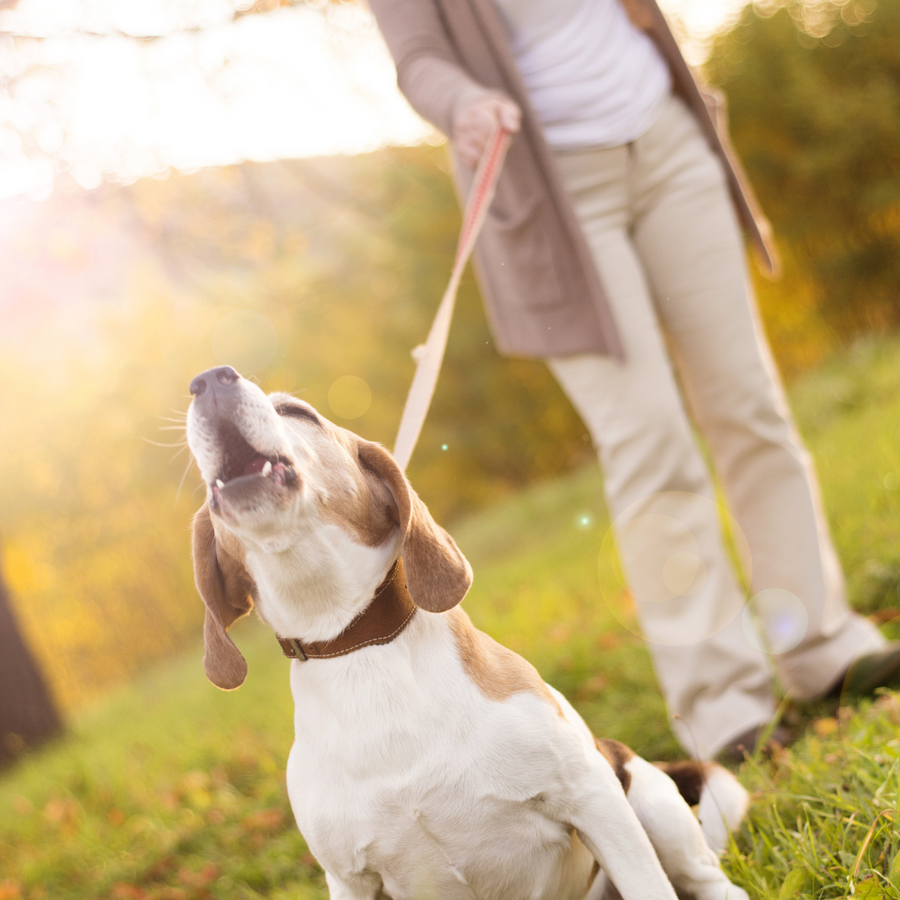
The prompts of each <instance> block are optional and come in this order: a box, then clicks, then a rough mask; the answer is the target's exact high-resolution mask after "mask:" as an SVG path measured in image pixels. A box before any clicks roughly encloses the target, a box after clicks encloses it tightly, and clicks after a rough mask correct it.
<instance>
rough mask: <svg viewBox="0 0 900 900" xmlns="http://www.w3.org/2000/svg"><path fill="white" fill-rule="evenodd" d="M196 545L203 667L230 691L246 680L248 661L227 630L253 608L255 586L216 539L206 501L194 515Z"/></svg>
mask: <svg viewBox="0 0 900 900" xmlns="http://www.w3.org/2000/svg"><path fill="white" fill-rule="evenodd" d="M193 548H194V580H195V581H196V583H197V590H198V591H200V596H201V597H202V598H203V602H204V603H205V604H206V618H205V619H204V622H203V644H204V647H205V650H206V652H205V653H204V654H203V669H204V671H205V672H206V677H207V678H208V679H209V680H210V681H211V682H212V683H213V684H214V685H215V686H216V687H220V688H222V690H225V691H231V690H234V689H235V688H238V687H240V686H241V685H242V684H243V683H244V679H245V678H246V677H247V662H246V660H245V659H244V657H243V656H242V655H241V651H240V650H238V648H237V647H236V646H235V645H234V641H232V640H231V638H230V637H229V636H228V633H227V630H228V629H229V628H230V627H231V625H232V623H233V622H235V621H236V620H237V619H239V618H240V617H241V616H244V615H246V614H247V613H248V612H250V610H251V609H252V608H253V600H252V599H251V597H252V595H253V594H255V592H256V586H255V585H254V583H253V579H252V578H251V577H250V574H249V572H247V570H246V569H245V568H244V564H243V563H242V562H241V561H240V560H239V559H237V558H236V557H235V556H233V555H231V554H229V553H228V552H227V551H226V550H225V549H224V548H223V547H222V546H221V544H220V542H219V541H218V540H216V532H215V530H214V528H213V523H212V518H211V516H210V512H209V507H208V506H207V505H206V504H204V505H203V506H202V507H201V509H200V511H199V512H198V513H197V515H196V516H194V534H193Z"/></svg>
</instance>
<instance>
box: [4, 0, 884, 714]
mask: <svg viewBox="0 0 900 900" xmlns="http://www.w3.org/2000/svg"><path fill="white" fill-rule="evenodd" d="M898 31H900V0H880V2H879V4H878V5H877V6H875V5H873V3H872V0H847V2H843V3H837V2H834V0H815V2H807V3H802V4H801V3H799V2H795V0H766V3H765V4H762V3H760V4H757V5H756V6H753V7H751V8H748V10H747V11H745V14H744V15H743V17H742V19H741V20H740V22H739V23H738V24H737V25H736V26H735V28H734V29H733V30H732V31H731V32H729V33H728V34H726V35H724V36H722V37H721V38H720V39H719V41H718V42H717V44H716V45H715V48H714V55H713V57H712V59H711V61H710V63H709V75H710V76H711V78H712V79H713V80H714V81H716V82H717V83H719V84H721V85H722V86H723V87H724V88H725V89H726V90H727V92H728V94H729V96H730V106H731V111H732V113H731V114H732V122H733V135H734V139H735V143H736V145H737V147H738V149H739V151H740V153H741V155H742V157H743V159H744V161H745V163H746V166H747V168H748V170H749V173H750V175H751V178H752V180H753V182H754V184H755V186H756V187H757V190H758V193H759V195H760V199H761V201H762V204H763V206H764V208H765V209H766V211H767V213H768V214H769V215H770V217H771V219H772V221H773V224H774V226H775V231H776V235H777V236H778V239H779V243H780V247H781V249H782V252H783V254H784V257H785V262H786V266H785V268H786V276H785V278H784V280H783V281H782V282H780V283H777V284H769V283H765V282H761V283H760V284H759V285H758V287H759V290H760V294H761V307H762V312H763V317H764V319H765V322H766V326H767V328H768V330H769V332H770V335H771V337H772V339H773V345H774V349H775V353H776V356H777V357H778V359H779V362H780V363H781V364H782V366H783V367H785V368H786V369H787V370H788V371H789V372H795V371H798V370H801V369H803V368H808V367H809V366H810V365H812V364H813V363H816V362H818V361H819V360H820V359H822V358H823V357H825V356H826V355H827V354H828V353H829V352H830V351H832V350H833V349H835V348H837V347H838V346H840V345H841V344H842V342H844V341H845V340H846V339H847V338H848V337H850V336H852V335H854V334H856V333H857V332H860V331H866V330H883V329H887V328H891V327H894V326H895V325H897V324H898V320H900V303H898V297H897V289H896V285H897V284H898V283H900V281H898V277H897V276H898V275H900V272H897V267H898V266H900V262H898V260H900V254H898V252H897V250H898V248H897V238H898V228H900V174H898V173H900V165H898V163H900V149H898V148H900V107H898V104H900V99H898V98H900V91H898V90H897V87H898V84H897V83H898V67H900V41H898V40H897V36H898ZM459 223H460V216H459V210H458V205H457V201H456V198H455V197H454V195H453V192H452V188H451V186H450V181H449V178H448V172H447V162H446V155H445V152H444V150H443V148H439V147H429V146H421V147H415V148H406V149H390V150H383V151H379V152H378V153H373V154H369V155H365V156H358V157H352V158H349V157H336V158H329V159H312V160H300V161H285V162H279V163H267V164H254V163H246V164H244V165H242V166H233V167H229V168H221V169H214V170H213V169H210V170H204V171H200V172H197V173H193V174H183V175H174V176H171V177H169V178H166V179H159V180H157V179H144V180H142V181H139V182H136V183H134V184H132V185H130V186H127V187H122V186H112V185H107V186H104V187H102V188H100V189H98V190H96V191H93V192H91V193H88V194H75V193H65V192H62V191H60V192H57V193H56V194H54V195H53V196H52V197H51V198H50V199H49V200H47V201H45V202H43V203H30V202H6V203H2V204H0V268H2V271H3V279H4V283H3V291H2V293H0V410H2V415H0V448H2V453H0V533H3V534H4V535H5V536H6V547H5V553H4V564H5V565H6V567H7V569H8V578H9V582H10V586H11V589H12V593H13V598H14V602H15V603H16V607H17V613H18V616H19V619H20V621H21V622H22V624H23V627H24V629H25V631H26V633H27V635H28V636H29V638H30V640H31V642H32V644H33V646H34V647H35V649H36V650H37V652H38V655H39V657H40V658H41V660H42V661H43V663H44V665H45V666H46V668H47V671H48V675H49V677H50V680H51V682H52V683H53V685H54V686H55V688H56V690H57V692H58V693H59V695H60V699H61V701H62V703H63V705H64V706H72V705H76V704H80V703H83V702H84V701H85V700H86V699H89V698H90V697H92V696H95V695H96V694H98V693H99V692H100V691H102V690H103V689H105V688H106V687H107V686H109V685H110V684H113V683H116V682H119V681H121V680H123V679H124V678H126V677H127V676H129V675H130V674H131V673H133V672H134V671H136V670H137V669H138V668H139V667H140V666H142V665H143V664H144V663H145V662H146V660H148V659H150V658H154V657H160V656H164V655H167V654H169V653H171V651H172V650H173V649H174V648H176V647H178V646H180V645H181V644H183V643H184V641H185V640H186V639H187V638H188V636H191V635H194V634H196V632H197V630H198V625H199V621H200V618H201V612H202V608H201V604H200V601H199V599H198V598H197V596H196V592H195V590H194V587H193V583H192V576H191V571H190V560H189V552H188V547H189V544H188V525H189V519H190V515H191V514H192V512H193V511H194V510H195V509H196V508H197V507H198V506H199V505H200V503H201V502H202V486H201V485H199V483H198V480H197V478H196V476H195V475H194V474H191V473H188V474H187V476H186V478H185V480H184V486H183V487H182V488H181V489H179V484H180V482H181V481H182V476H183V475H184V474H185V472H184V467H185V466H186V465H187V462H188V460H187V454H186V453H185V452H184V451H183V449H182V448H181V447H180V446H179V442H181V441H182V439H183V434H182V433H181V431H180V428H181V422H182V417H183V414H184V411H185V409H186V408H187V404H188V400H189V398H188V396H187V385H188V383H189V381H190V379H191V377H192V376H193V375H194V374H196V373H197V372H199V371H201V370H203V369H205V368H208V367H210V366H213V365H217V364H220V363H231V364H233V365H235V366H236V367H237V368H238V369H239V370H241V371H242V372H244V374H246V375H249V376H252V377H254V378H255V379H256V380H257V381H258V382H259V383H260V384H261V385H262V386H263V387H264V388H265V389H266V390H273V389H285V390H290V391H294V392H297V393H299V394H301V395H302V396H304V397H305V398H306V399H308V400H309V401H310V402H312V403H313V405H315V406H316V407H317V408H319V409H320V410H321V411H322V412H323V413H325V414H326V415H328V416H330V417H331V418H333V419H334V420H335V421H337V422H338V423H339V424H341V425H345V426H347V427H350V428H353V429H354V430H355V431H358V432H359V433H360V434H362V435H363V436H364V437H366V438H369V439H372V440H377V441H380V442H382V443H385V444H386V445H387V446H389V447H390V446H391V444H392V442H393V438H394V435H395V433H396V428H397V425H398V423H399V419H400V413H401V410H402V407H403V402H404V400H405V397H406V392H407V390H408V388H409V384H410V381H411V379H412V375H413V362H412V359H411V355H410V351H411V349H412V348H413V347H415V346H416V345H418V344H419V343H421V342H422V341H423V340H424V338H425V336H426V334H427V331H428V327H429V325H430V321H431V317H432V315H433V312H434V310H435V309H436V306H437V303H438V301H439V299H440V297H441V295H442V293H443V290H444V287H445V285H446V281H447V278H448V276H449V272H450V268H451V264H452V259H453V253H454V249H455V244H456V236H457V230H458V228H459ZM348 390H349V391H350V393H349V394H348V393H347V391H348ZM354 392H355V393H354ZM332 404H333V406H332ZM342 414H343V415H344V416H350V415H352V416H355V417H354V418H344V417H342ZM165 417H168V420H167V419H166V418H165ZM161 427H163V428H173V429H175V430H170V431H161V430H160V428H161ZM149 442H160V443H167V442H168V443H171V444H172V445H173V446H172V448H171V449H165V448H160V447H157V446H155V445H154V444H153V443H149ZM179 450H181V455H180V456H177V458H175V459H174V460H173V461H171V462H170V459H171V458H172V457H173V456H175V454H176V453H177V452H178V451H179ZM850 452H852V451H850ZM592 455H593V454H592V451H591V448H590V443H589V441H588V438H587V435H586V433H585V431H584V428H583V427H582V425H581V424H580V422H579V421H578V419H577V417H576V416H575V414H574V412H573V411H572V409H571V408H570V406H569V405H568V403H567V402H566V400H565V399H564V397H563V395H562V393H561V392H560V390H559V389H558V387H557V386H556V385H555V383H554V382H553V380H552V379H551V377H550V376H549V375H548V374H547V372H546V370H545V368H544V366H543V364H541V363H539V362H535V361H528V360H502V359H501V358H500V357H499V356H498V354H497V353H496V351H495V348H494V347H493V343H492V341H491V338H490V335H489V332H488V330H487V326H486V323H485V320H484V315H483V312H482V310H481V303H480V300H479V298H478V294H477V289H476V287H475V284H474V280H473V278H472V277H471V273H469V274H468V275H467V276H466V278H465V279H464V282H463V286H462V290H461V294H460V298H459V304H458V311H457V315H456V318H455V321H454V325H453V331H452V333H451V337H450V345H449V348H448V354H447V360H446V363H445V368H444V370H443V372H442V375H441V380H440V383H439V385H438V390H437V395H436V397H435V401H434V405H433V407H432V410H431V413H430V416H429V419H428V421H427V422H426V425H425V428H424V431H423V433H422V437H421V440H420V443H419V446H418V449H417V451H416V454H415V455H414V457H413V460H412V464H411V466H410V477H411V479H412V482H413V484H414V485H415V486H416V489H417V490H418V491H419V493H420V494H421V495H422V497H423V498H424V499H425V501H426V502H427V503H428V504H429V505H430V507H431V509H432V510H433V511H434V512H435V514H436V516H437V518H438V519H439V520H442V521H444V522H446V521H448V520H449V519H452V518H456V517H459V516H461V515H462V514H464V513H468V512H470V511H472V510H475V509H477V508H480V507H484V506H486V505H488V504H491V503H493V502H495V501H496V500H498V499H499V498H501V497H503V496H505V495H507V494H510V493H512V492H514V491H517V490H518V489H520V488H521V487H522V486H523V485H525V484H528V483H529V482H533V481H539V480H544V479H547V478H550V477H552V476H554V475H556V474H558V473H561V472H564V471H568V470H570V469H572V468H573V467H575V466H577V465H579V464H580V463H583V462H588V461H589V460H591V458H592ZM842 464H843V463H842V461H841V462H839V463H838V466H840V465H842ZM892 465H893V464H892ZM898 471H900V470H898ZM889 474H890V473H889ZM883 477H885V478H887V477H888V476H887V475H884V476H883ZM891 477H894V476H893V475H892V476H891ZM877 487H878V489H879V490H883V486H877ZM848 489H850V490H852V489H854V488H853V486H852V485H850V486H849V487H848ZM854 521H855V520H854ZM854 527H855V526H854ZM859 527H860V529H862V528H863V525H862V523H859ZM860 533H862V531H860ZM854 546H855V545H854ZM854 553H857V551H854ZM868 559H869V557H868V556H866V555H865V548H861V549H858V553H857V556H856V557H854V558H853V559H852V565H851V570H852V571H853V572H855V571H856V569H855V567H856V566H857V565H858V566H860V567H863V566H865V565H868V562H867V561H868ZM888 562H889V563H890V567H889V569H885V570H884V571H882V569H878V570H877V571H876V568H877V566H876V567H875V568H873V566H872V565H870V566H869V568H868V569H865V570H863V569H862V568H860V570H859V571H860V574H859V576H858V578H859V580H860V584H861V585H862V584H864V585H868V587H866V588H865V590H866V591H868V592H869V593H870V594H871V595H872V598H871V602H870V603H869V605H872V606H877V605H879V604H880V602H881V601H880V598H881V597H882V595H885V596H886V595H887V594H889V593H890V592H892V591H895V585H896V583H897V582H898V578H897V577H896V573H895V570H894V568H893V567H894V564H895V561H894V560H893V559H891V560H889V561H888ZM873 565H874V564H873ZM884 565H887V563H884ZM853 577H856V576H855V575H852V576H851V580H852V579H853ZM861 592H862V593H865V591H862V589H861Z"/></svg>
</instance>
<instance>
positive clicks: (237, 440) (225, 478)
mask: <svg viewBox="0 0 900 900" xmlns="http://www.w3.org/2000/svg"><path fill="white" fill-rule="evenodd" d="M218 437H219V446H220V448H221V450H222V465H221V468H220V470H219V472H218V474H217V476H216V478H215V479H214V480H213V483H212V484H211V485H210V489H211V491H212V500H211V505H212V508H213V509H216V507H217V506H218V504H219V499H220V497H222V496H224V495H225V492H227V494H228V495H229V496H233V498H234V499H235V500H238V499H239V497H238V495H244V494H245V493H247V492H248V491H253V490H254V489H255V488H256V487H258V486H262V485H263V484H264V483H269V484H271V485H272V486H274V487H276V488H290V487H294V486H295V485H296V484H297V482H298V480H299V479H298V477H297V472H296V471H295V469H294V466H293V464H292V463H291V461H290V460H289V459H287V457H284V456H281V455H280V454H276V455H272V456H267V455H265V454H262V453H260V452H259V451H258V450H257V449H256V448H255V447H253V446H252V445H251V444H250V443H249V442H248V441H247V439H246V438H245V437H244V436H243V435H242V434H241V432H240V430H239V429H238V428H237V426H236V425H234V424H233V423H232V422H228V421H223V422H220V423H219V426H218Z"/></svg>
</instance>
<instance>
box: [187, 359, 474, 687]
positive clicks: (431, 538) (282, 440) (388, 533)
mask: <svg viewBox="0 0 900 900" xmlns="http://www.w3.org/2000/svg"><path fill="white" fill-rule="evenodd" d="M191 394H192V395H193V397H194V400H193V402H192V403H191V407H190V410H189V412H188V425H187V436H188V444H189V445H190V448H191V451H192V453H193V454H194V457H195V459H196V461H197V465H198V466H199V468H200V473H201V475H202V477H203V480H204V482H205V483H206V486H207V500H206V503H205V504H204V505H203V507H202V508H201V510H200V511H199V512H198V513H197V515H196V517H195V519H194V536H193V550H194V576H195V579H196V582H197V588H198V590H199V591H200V595H201V596H202V597H203V601H204V603H205V604H206V621H205V624H204V630H203V633H204V640H205V644H206V653H205V655H204V657H203V665H204V668H205V670H206V674H207V677H208V678H209V679H210V681H212V682H213V684H215V685H217V686H218V687H221V688H225V689H232V688H236V687H239V686H240V685H241V684H242V683H243V681H244V678H245V677H246V674H247V664H246V662H245V661H244V658H243V656H242V655H241V653H240V652H239V651H238V649H237V647H235V645H234V643H233V642H232V640H231V638H230V637H229V636H228V634H227V633H226V632H227V629H228V628H229V627H230V626H231V624H232V623H233V622H234V621H235V620H237V619H239V618H240V617H241V616H243V615H245V614H246V613H248V612H249V611H250V610H251V609H252V606H253V601H254V599H258V588H257V585H256V583H255V581H254V578H253V576H252V575H251V573H250V571H249V567H248V565H247V554H248V551H250V552H252V553H254V554H256V555H259V554H267V555H269V556H270V557H273V558H274V557H277V556H279V555H283V556H284V557H285V558H286V559H287V558H288V557H291V556H292V555H294V556H295V555H296V554H297V553H302V552H305V551H306V550H307V548H309V547H310V546H314V545H315V542H314V541H310V540H309V538H310V535H311V533H312V532H314V531H315V530H317V529H319V530H322V529H325V528H330V527H332V526H335V525H336V526H338V528H339V529H341V533H342V534H346V535H347V536H348V537H349V538H350V540H351V543H353V544H357V545H363V546H368V547H377V548H386V549H389V550H391V551H392V553H393V554H394V555H395V556H399V555H402V557H403V562H404V569H405V572H406V580H407V586H408V589H409V593H410V596H411V597H412V599H413V601H414V602H415V603H416V605H417V606H419V607H421V608H422V609H425V610H428V611H429V612H443V611H445V610H448V609H450V608H451V607H453V606H455V605H456V604H457V603H459V602H460V601H461V600H462V598H463V597H464V596H465V594H466V592H467V591H468V589H469V586H470V585H471V583H472V571H471V569H470V567H469V564H468V562H467V561H466V559H465V557H464V556H463V555H462V553H461V552H460V550H459V548H458V547H457V546H456V544H455V543H454V541H453V539H452V538H451V537H450V536H449V535H448V534H447V533H446V532H445V531H444V530H443V529H442V528H440V527H439V526H438V525H437V524H436V523H435V522H434V520H433V519H432V518H431V515H430V514H429V512H428V510H427V508H426V507H425V504H423V503H422V501H421V500H420V499H419V498H418V497H417V496H416V493H415V492H414V491H413V490H412V488H411V487H410V485H409V482H408V481H407V480H406V477H405V476H404V474H403V473H402V472H401V471H400V468H399V467H398V466H397V464H396V463H395V462H394V459H393V457H392V456H391V455H390V454H389V453H388V452H387V451H386V450H385V449H384V448H383V447H381V446H380V445H378V444H373V443H371V442H369V441H365V440H363V439H362V438H360V437H358V436H357V435H355V434H353V433H352V432H350V431H347V430H346V429H343V428H340V427H338V426H336V425H334V424H333V423H331V422H329V421H328V420H327V419H324V418H323V417H322V416H320V415H319V414H318V413H317V412H316V411H315V410H314V409H313V408H312V407H311V406H310V405H309V404H308V403H305V402H303V401H302V400H298V399H297V398H295V397H292V396H291V395H289V394H283V393H276V394H270V395H268V396H267V395H266V394H265V393H263V391H262V390H260V388H259V387H257V386H256V385H254V384H252V383H251V382H249V381H247V380H246V379H244V378H242V377H241V376H240V375H238V373H237V372H235V370H234V369H232V368H231V367H229V366H222V367H219V368H216V369H210V370H209V371H207V372H203V373H202V374H200V375H198V376H197V377H196V378H195V379H194V380H193V381H192V382H191ZM286 564H287V563H286ZM296 602H298V603H302V602H303V598H302V597H298V598H296Z"/></svg>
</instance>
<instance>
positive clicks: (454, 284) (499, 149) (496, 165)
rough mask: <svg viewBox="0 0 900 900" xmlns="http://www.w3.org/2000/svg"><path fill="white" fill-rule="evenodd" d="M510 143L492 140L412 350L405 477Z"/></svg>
mask: <svg viewBox="0 0 900 900" xmlns="http://www.w3.org/2000/svg"><path fill="white" fill-rule="evenodd" d="M511 140H512V135H511V134H510V132H508V131H505V130H504V129H503V128H497V129H496V131H494V133H493V134H492V135H491V137H490V138H489V139H488V143H487V146H486V147H485V149H484V153H483V154H482V156H481V161H480V162H479V163H478V169H477V170H476V172H475V181H474V183H473V185H472V192H471V194H470V195H469V200H468V203H467V204H466V214H465V216H464V217H463V224H462V230H461V232H460V235H459V243H458V244H457V247H456V260H455V262H454V263H453V271H452V273H451V274H450V283H449V284H448V285H447V290H446V291H445V292H444V297H443V299H442V300H441V304H440V306H439V307H438V311H437V315H436V316H435V317H434V322H433V323H432V325H431V330H430V331H429V332H428V338H427V340H426V341H425V343H424V344H420V345H419V346H418V347H416V348H415V350H413V359H414V360H415V361H416V374H415V375H414V376H413V381H412V385H411V386H410V389H409V396H408V397H407V398H406V406H405V407H404V409H403V416H402V418H401V419H400V429H399V431H398V432H397V441H396V443H395V444H394V460H395V461H396V463H397V465H398V466H400V469H401V471H404V472H405V471H406V466H407V465H408V464H409V459H410V457H411V456H412V454H413V450H414V449H415V447H416V442H417V441H418V440H419V434H420V432H421V431H422V425H423V424H424V423H425V417H426V416H427V415H428V408H429V407H430V406H431V399H432V397H434V389H435V387H436V386H437V380H438V375H440V371H441V363H442V362H443V361H444V351H445V350H446V349H447V337H448V335H449V334H450V322H451V320H452V319H453V307H454V306H455V304H456V293H457V291H458V290H459V282H460V279H461V278H462V274H463V270H464V269H465V267H466V263H467V262H468V261H469V257H470V256H471V255H472V250H473V249H474V247H475V241H476V239H477V238H478V234H479V232H480V231H481V226H482V224H483V223H484V217H485V216H486V215H487V211H488V208H489V207H490V205H491V200H492V199H493V197H494V188H495V187H496V186H497V178H498V177H499V175H500V170H501V169H502V168H503V160H504V158H505V157H506V151H507V149H508V148H509V144H510V141H511Z"/></svg>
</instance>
